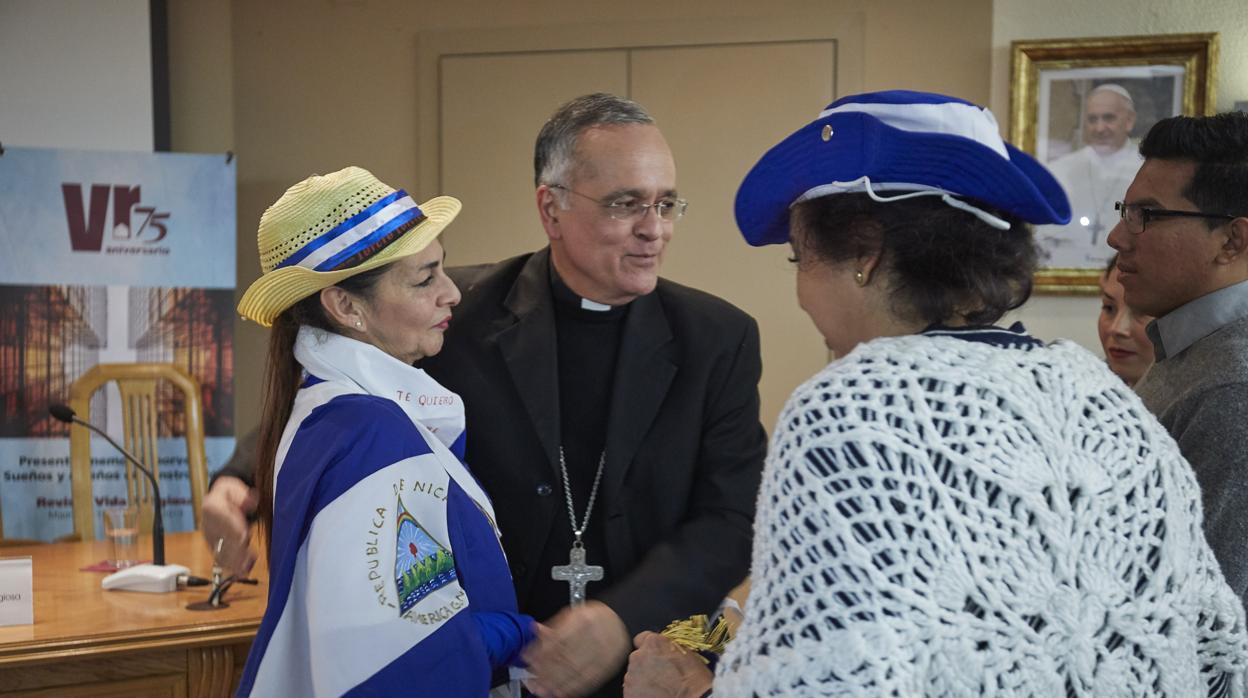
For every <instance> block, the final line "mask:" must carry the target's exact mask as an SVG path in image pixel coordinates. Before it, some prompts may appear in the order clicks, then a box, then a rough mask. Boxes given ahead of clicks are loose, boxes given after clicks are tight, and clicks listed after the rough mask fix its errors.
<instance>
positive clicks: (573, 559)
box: [550, 540, 602, 606]
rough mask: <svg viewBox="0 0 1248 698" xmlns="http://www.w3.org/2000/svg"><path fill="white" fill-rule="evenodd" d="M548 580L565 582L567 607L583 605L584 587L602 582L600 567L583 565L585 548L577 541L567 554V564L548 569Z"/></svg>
mask: <svg viewBox="0 0 1248 698" xmlns="http://www.w3.org/2000/svg"><path fill="white" fill-rule="evenodd" d="M550 578H551V579H555V580H558V581H561V582H567V583H568V586H569V587H570V588H569V589H568V605H570V606H580V605H581V604H583V603H585V585H586V584H588V583H589V582H597V581H601V580H602V567H600V566H599V565H587V564H585V546H583V545H581V541H579V540H578V541H576V542H575V543H573V544H572V550H570V551H569V552H568V564H566V565H556V566H554V567H552V568H550Z"/></svg>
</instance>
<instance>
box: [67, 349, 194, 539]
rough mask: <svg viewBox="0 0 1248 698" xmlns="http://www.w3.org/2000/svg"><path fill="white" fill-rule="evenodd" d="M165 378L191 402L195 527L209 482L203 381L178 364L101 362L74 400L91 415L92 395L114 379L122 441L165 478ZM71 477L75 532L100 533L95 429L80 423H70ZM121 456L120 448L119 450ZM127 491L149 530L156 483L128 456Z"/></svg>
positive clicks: (72, 393)
mask: <svg viewBox="0 0 1248 698" xmlns="http://www.w3.org/2000/svg"><path fill="white" fill-rule="evenodd" d="M160 380H166V381H169V382H170V383H172V384H173V385H174V387H176V388H178V389H179V390H181V392H182V395H183V397H184V401H185V407H186V454H187V460H188V463H189V474H190V480H191V508H192V511H193V512H194V517H195V528H197V529H198V528H199V524H200V521H199V510H200V507H201V505H202V504H203V501H204V491H205V490H206V489H207V487H208V463H207V460H206V459H205V457H204V413H203V407H202V403H201V402H200V391H199V383H198V381H196V380H195V379H194V378H192V377H191V375H190V374H189V373H187V372H186V371H184V370H183V369H181V368H179V367H178V366H175V365H173V364H160V363H133V364H97V365H95V366H94V367H93V368H91V369H90V370H88V371H87V372H86V373H84V374H83V375H82V377H80V378H79V379H78V380H76V381H74V383H73V385H71V386H70V388H69V406H70V407H71V408H73V410H74V412H76V413H77V414H78V415H79V416H80V417H81V418H82V419H84V420H86V421H91V395H92V394H94V393H95V391H96V390H98V389H100V387H102V386H103V385H104V384H105V383H108V382H110V381H112V382H115V383H117V388H118V390H120V391H121V412H122V426H123V432H124V434H125V437H124V440H123V441H122V445H123V446H125V448H126V450H127V451H130V453H132V454H134V457H135V458H137V459H138V460H139V462H141V463H143V465H145V466H147V468H148V470H150V471H151V472H152V474H153V475H154V476H155V477H156V479H157V480H159V479H160V461H159V459H158V458H157V455H156V437H157V431H156V384H157V381H160ZM69 433H70V437H69V460H70V477H71V479H72V481H73V493H74V533H75V534H77V535H78V536H79V537H80V538H81V539H82V540H94V539H95V499H94V494H93V492H92V489H91V432H89V431H88V430H87V429H85V428H83V427H81V426H77V427H74V428H72V429H70V432H69ZM118 457H120V454H119V455H118ZM126 492H127V494H128V495H129V500H130V503H131V505H137V506H138V508H139V522H140V523H139V525H140V527H141V530H142V531H144V532H150V531H151V528H152V488H151V484H150V483H149V482H148V481H147V478H146V477H144V475H143V473H141V472H138V470H137V469H136V468H135V467H134V465H133V464H132V463H130V462H129V461H126Z"/></svg>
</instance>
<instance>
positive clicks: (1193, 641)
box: [625, 92, 1248, 696]
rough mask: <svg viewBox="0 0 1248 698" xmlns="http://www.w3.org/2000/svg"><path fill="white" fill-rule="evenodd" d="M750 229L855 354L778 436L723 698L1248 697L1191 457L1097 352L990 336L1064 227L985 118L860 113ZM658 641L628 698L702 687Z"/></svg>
mask: <svg viewBox="0 0 1248 698" xmlns="http://www.w3.org/2000/svg"><path fill="white" fill-rule="evenodd" d="M736 214H737V222H738V225H739V226H740V228H741V231H742V233H743V234H744V236H745V238H746V240H747V241H748V242H749V243H750V244H753V245H768V244H784V243H788V244H789V245H791V246H792V249H793V255H794V260H793V261H794V263H795V264H796V267H797V295H798V301H799V303H800V304H801V306H802V307H803V309H805V310H806V312H807V314H809V315H810V317H811V320H812V321H813V322H814V324H815V326H816V327H817V328H818V329H819V331H820V333H821V334H822V335H823V336H824V338H825V340H826V342H827V344H828V347H829V348H830V349H832V350H833V351H835V352H836V354H837V355H838V356H839V357H840V358H838V359H837V360H835V361H833V362H832V363H831V364H829V365H828V366H827V367H826V368H824V369H823V370H822V371H820V372H819V373H818V374H816V375H815V376H813V377H812V378H811V379H810V380H808V381H807V382H806V383H804V384H803V385H801V386H800V387H798V388H797V390H796V391H795V392H794V393H793V395H792V397H790V399H789V402H788V404H787V406H786V407H785V409H784V411H783V412H782V413H781V415H780V417H779V420H778V421H777V424H776V428H775V431H774V434H773V437H772V442H771V448H770V452H769V454H768V459H767V464H766V467H765V470H764V474H763V483H762V488H761V492H760V495H759V500H758V502H759V507H758V515H757V518H756V519H755V538H754V549H753V564H752V581H753V586H752V590H751V594H750V598H749V602H748V604H747V606H746V609H745V613H746V618H745V621H744V623H743V624H742V626H741V629H740V632H739V634H738V636H737V637H736V638H735V639H733V640H732V641H731V642H730V643H729V645H728V648H727V651H726V653H725V656H724V657H723V660H722V661H721V662H720V663H719V667H718V674H717V676H716V677H715V682H714V694H715V695H717V696H719V695H725V696H735V695H742V696H754V695H759V696H772V695H785V696H788V695H833V694H835V695H844V696H980V695H1037V696H1055V695H1056V696H1109V695H1121V696H1143V695H1168V696H1188V695H1199V694H1204V693H1210V694H1218V695H1220V694H1226V695H1242V690H1243V688H1242V686H1243V684H1242V682H1243V678H1244V668H1245V663H1246V661H1248V646H1246V643H1245V634H1244V611H1243V608H1242V607H1241V606H1240V604H1239V602H1238V599H1237V598H1236V597H1235V596H1234V594H1233V593H1232V592H1231V590H1230V588H1229V587H1228V586H1227V584H1226V581H1225V580H1224V579H1223V577H1222V574H1221V572H1220V571H1219V568H1218V564H1217V562H1216V561H1215V560H1214V558H1213V556H1212V553H1211V552H1210V549H1209V546H1208V544H1207V543H1206V541H1205V538H1204V536H1203V534H1202V531H1201V514H1200V499H1199V490H1198V489H1197V485H1196V480H1195V477H1194V475H1193V473H1192V470H1191V468H1190V467H1189V466H1188V464H1187V463H1186V462H1185V461H1184V460H1183V458H1182V457H1181V456H1180V455H1179V451H1178V448H1177V446H1176V444H1175V443H1174V441H1173V440H1172V439H1171V438H1170V437H1169V436H1168V435H1167V434H1166V432H1165V430H1164V429H1162V428H1161V426H1160V425H1159V424H1158V423H1157V421H1156V420H1155V419H1154V418H1153V417H1152V416H1151V415H1149V414H1148V412H1147V410H1146V409H1145V408H1144V406H1143V404H1141V402H1140V400H1139V399H1138V398H1137V397H1136V396H1135V395H1134V394H1133V393H1132V392H1131V391H1130V390H1129V389H1128V388H1127V386H1126V385H1124V384H1123V383H1122V381H1120V380H1119V379H1118V378H1117V377H1116V376H1114V375H1113V374H1112V373H1111V372H1110V371H1109V370H1108V368H1106V366H1105V364H1104V362H1103V361H1101V360H1100V359H1098V358H1096V357H1094V356H1092V355H1091V354H1090V353H1088V352H1087V351H1085V350H1084V349H1082V348H1080V347H1079V346H1077V345H1075V344H1073V343H1070V342H1065V341H1058V342H1056V343H1053V344H1049V345H1046V344H1043V343H1041V342H1040V341H1038V340H1036V339H1035V338H1033V337H1031V336H1029V335H1028V334H1027V333H1026V332H1025V330H1024V329H1023V328H1022V326H1021V325H1018V324H1016V325H1014V326H1013V327H1010V328H1004V327H999V326H996V325H994V324H993V323H995V322H997V321H998V320H999V319H1000V318H1001V316H1002V315H1003V314H1004V313H1005V312H1007V311H1009V310H1011V309H1014V308H1017V307H1018V306H1020V305H1022V303H1023V302H1024V301H1025V300H1026V299H1027V297H1028V295H1029V293H1030V291H1031V274H1032V272H1033V269H1034V267H1035V261H1036V251H1035V248H1034V243H1033V241H1032V235H1031V231H1030V229H1029V227H1028V226H1027V223H1061V222H1064V221H1065V220H1067V219H1068V218H1069V215H1070V214H1069V207H1068V204H1067V201H1066V197H1065V195H1064V194H1063V193H1062V190H1061V188H1060V187H1059V186H1058V184H1057V182H1056V181H1055V180H1054V179H1053V177H1052V176H1051V175H1050V174H1049V173H1048V172H1047V171H1045V170H1044V169H1043V168H1042V167H1041V166H1040V165H1039V164H1038V163H1036V162H1035V161H1034V160H1033V159H1032V158H1031V157H1029V156H1027V155H1026V154H1024V153H1022V152H1020V151H1018V150H1016V149H1014V148H1013V147H1012V146H1010V145H1008V144H1006V143H1004V142H1003V141H1002V140H1001V137H1000V136H999V135H998V127H997V124H996V122H995V120H994V119H993V118H992V115H991V114H990V113H989V112H988V111H987V110H985V109H982V108H980V107H977V106H975V105H972V104H969V103H966V102H963V101H961V100H957V99H952V98H949V97H943V96H941V95H932V94H924V93H916V92H883V93H875V94H866V95H857V96H853V97H846V98H844V99H841V100H839V101H837V102H834V103H833V104H831V105H829V107H828V108H827V109H826V110H825V111H824V112H823V113H822V114H820V115H819V117H818V118H817V119H816V120H815V121H814V122H812V123H811V124H809V125H807V126H805V127H804V128H802V129H800V130H799V131H797V132H796V133H794V134H793V135H791V136H790V137H789V138H787V139H785V140H784V141H783V142H781V143H780V144H779V145H777V146H775V147H774V148H772V149H771V150H770V151H769V152H768V153H767V154H766V155H764V156H763V158H762V159H761V160H760V161H759V162H758V163H757V164H756V165H755V166H754V168H753V169H752V170H751V171H750V173H749V174H748V175H747V176H746V178H745V181H744V182H743V184H742V185H741V189H740V191H739V192H738V194H737V202H736ZM661 640H662V639H661V638H657V639H656V638H655V637H654V636H652V635H644V636H640V637H639V638H638V646H639V649H638V651H637V652H635V653H634V656H633V657H632V658H630V667H631V668H630V672H629V675H628V677H626V679H625V687H626V692H629V691H631V693H632V695H647V694H648V693H650V692H651V691H653V689H654V688H655V682H654V681H652V680H651V677H660V676H662V677H666V678H669V679H675V680H677V681H683V682H684V683H685V685H686V688H687V691H686V692H687V693H688V692H692V691H698V690H699V689H703V690H704V689H705V688H706V686H707V685H709V681H710V676H709V672H706V671H705V670H702V672H701V674H700V676H701V677H702V683H701V684H697V683H696V682H695V681H694V680H693V678H694V677H696V676H699V674H698V671H697V670H696V669H694V668H691V667H692V663H690V662H688V661H687V658H686V657H684V656H683V655H680V654H679V653H675V652H672V651H671V647H670V645H665V644H664V641H661ZM695 661H696V660H695ZM634 668H635V669H637V670H638V671H637V672H636V673H635V672H634V671H633V669H634ZM673 668H675V670H673ZM665 671H666V673H664V672H665ZM695 695H696V693H695Z"/></svg>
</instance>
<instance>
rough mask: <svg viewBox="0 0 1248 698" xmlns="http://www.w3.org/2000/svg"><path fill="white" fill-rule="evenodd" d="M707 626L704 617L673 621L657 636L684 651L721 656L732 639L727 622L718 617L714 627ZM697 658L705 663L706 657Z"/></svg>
mask: <svg viewBox="0 0 1248 698" xmlns="http://www.w3.org/2000/svg"><path fill="white" fill-rule="evenodd" d="M708 625H709V621H708V620H707V617H706V616H705V615H697V616H690V617H689V618H688V619H687V620H678V621H673V622H672V623H671V624H669V625H668V626H667V627H666V628H664V629H663V632H662V633H659V634H660V635H662V636H663V637H665V638H667V639H669V640H671V641H672V642H674V643H676V645H677V646H679V647H682V648H684V649H686V650H693V651H694V652H711V653H713V654H723V653H724V647H725V646H726V645H727V644H728V641H729V640H731V639H732V631H731V630H729V628H728V623H727V621H725V620H724V617H723V616H720V617H719V619H718V620H716V621H715V626H714V627H708ZM698 658H699V659H701V660H702V662H703V663H707V659H706V657H703V656H701V655H698Z"/></svg>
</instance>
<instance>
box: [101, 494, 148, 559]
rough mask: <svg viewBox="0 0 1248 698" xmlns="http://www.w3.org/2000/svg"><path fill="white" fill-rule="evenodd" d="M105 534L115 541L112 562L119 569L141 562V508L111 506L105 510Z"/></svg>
mask: <svg viewBox="0 0 1248 698" xmlns="http://www.w3.org/2000/svg"><path fill="white" fill-rule="evenodd" d="M103 513H104V535H105V537H107V538H108V539H109V540H110V541H112V543H113V557H112V559H111V560H110V562H112V563H113V566H114V567H116V568H117V569H121V568H123V567H129V566H131V565H136V564H138V562H139V510H138V508H137V507H109V508H107V509H105V510H104V512H103Z"/></svg>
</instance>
